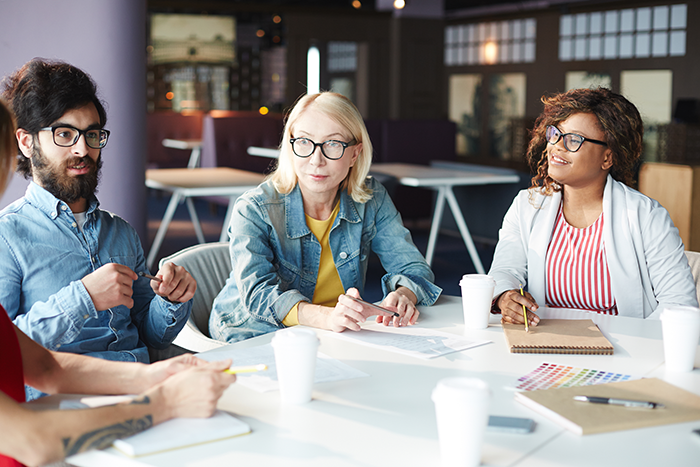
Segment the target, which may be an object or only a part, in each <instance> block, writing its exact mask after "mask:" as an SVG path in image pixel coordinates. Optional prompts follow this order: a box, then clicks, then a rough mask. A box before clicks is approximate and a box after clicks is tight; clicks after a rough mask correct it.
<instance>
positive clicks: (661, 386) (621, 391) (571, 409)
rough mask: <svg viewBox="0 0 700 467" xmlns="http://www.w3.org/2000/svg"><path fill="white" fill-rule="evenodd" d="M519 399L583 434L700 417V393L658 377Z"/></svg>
mask: <svg viewBox="0 0 700 467" xmlns="http://www.w3.org/2000/svg"><path fill="white" fill-rule="evenodd" d="M574 396H597V397H613V398H620V399H633V400H642V401H649V402H659V403H661V404H663V405H664V406H665V407H664V408H658V409H642V408H631V407H622V406H618V405H608V404H592V403H590V402H579V401H575V400H574ZM515 399H516V400H517V401H518V402H521V403H522V404H524V405H526V406H527V407H529V408H531V409H533V410H534V411H536V412H538V413H540V414H542V415H544V416H545V417H547V418H549V419H550V420H552V421H553V422H555V423H558V424H559V425H561V426H562V427H564V428H566V429H567V430H569V431H572V432H574V433H576V434H579V435H589V434H593V433H606V432H609V431H621V430H631V429H633V428H645V427H650V426H659V425H669V424H671V423H683V422H692V421H693V420H700V396H697V395H695V394H693V393H692V392H688V391H686V390H684V389H681V388H679V387H676V386H674V385H672V384H669V383H667V382H665V381H662V380H660V379H657V378H649V379H638V380H634V381H623V382H620V383H610V384H596V385H592V386H580V387H573V388H557V389H543V390H540V391H530V392H518V393H516V394H515Z"/></svg>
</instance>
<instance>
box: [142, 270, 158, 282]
mask: <svg viewBox="0 0 700 467" xmlns="http://www.w3.org/2000/svg"><path fill="white" fill-rule="evenodd" d="M139 276H141V277H145V278H146V279H151V280H152V281H156V282H163V279H161V278H160V277H156V276H152V275H150V274H148V273H146V272H143V271H141V272H139Z"/></svg>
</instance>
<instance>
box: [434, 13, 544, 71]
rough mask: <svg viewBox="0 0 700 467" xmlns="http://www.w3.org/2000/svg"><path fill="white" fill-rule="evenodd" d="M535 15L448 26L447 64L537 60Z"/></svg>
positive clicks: (446, 41)
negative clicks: (532, 16)
mask: <svg viewBox="0 0 700 467" xmlns="http://www.w3.org/2000/svg"><path fill="white" fill-rule="evenodd" d="M536 36H537V22H536V20H535V19H534V18H528V19H519V20H512V21H497V22H490V23H476V24H465V25H458V26H448V27H446V28H445V65H447V66H455V65H493V64H496V63H532V62H534V61H535V39H536Z"/></svg>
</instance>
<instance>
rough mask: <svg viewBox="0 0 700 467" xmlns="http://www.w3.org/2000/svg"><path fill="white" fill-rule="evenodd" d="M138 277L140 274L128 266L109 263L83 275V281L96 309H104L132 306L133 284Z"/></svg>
mask: <svg viewBox="0 0 700 467" xmlns="http://www.w3.org/2000/svg"><path fill="white" fill-rule="evenodd" d="M136 279H138V276H137V275H136V273H135V272H134V271H132V270H131V268H129V267H128V266H124V265H123V264H117V263H109V264H105V265H104V266H102V267H100V268H99V269H97V270H96V271H95V272H92V273H90V274H88V275H87V276H85V277H83V279H82V282H83V285H84V286H85V289H86V290H87V292H88V293H89V294H90V298H91V299H92V303H93V304H94V305H95V309H96V310H97V311H104V310H108V309H110V308H112V307H115V306H120V305H124V306H125V307H127V308H132V307H133V306H134V300H132V298H131V296H132V295H133V294H134V290H133V288H132V284H133V282H134V281H135V280H136Z"/></svg>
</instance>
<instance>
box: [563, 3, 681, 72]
mask: <svg viewBox="0 0 700 467" xmlns="http://www.w3.org/2000/svg"><path fill="white" fill-rule="evenodd" d="M687 10H688V6H687V5H686V4H679V5H670V6H669V5H662V6H655V7H644V8H629V9H625V10H611V11H605V12H602V11H599V12H594V13H580V14H575V15H563V16H562V17H561V18H560V21H559V60H561V61H564V62H566V61H581V60H616V59H625V58H650V57H679V56H684V55H685V42H686V38H685V37H686V31H685V29H686V23H687Z"/></svg>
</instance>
